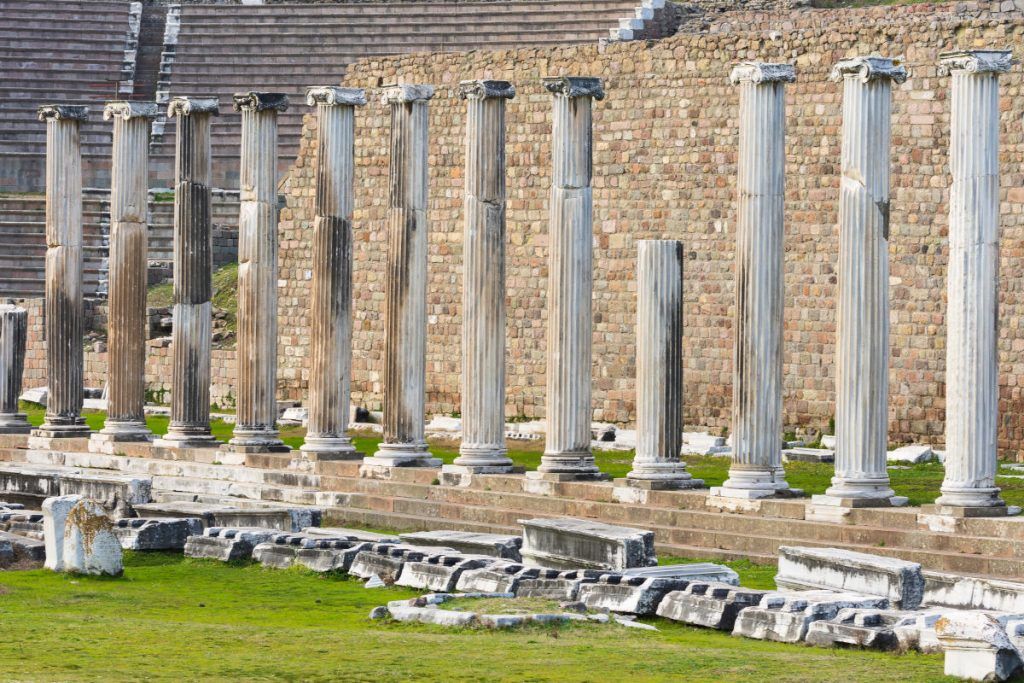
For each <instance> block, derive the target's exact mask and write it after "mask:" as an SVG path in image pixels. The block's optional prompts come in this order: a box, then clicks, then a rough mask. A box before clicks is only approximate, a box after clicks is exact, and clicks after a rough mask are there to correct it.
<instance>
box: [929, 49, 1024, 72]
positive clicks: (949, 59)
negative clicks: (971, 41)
mask: <svg viewBox="0 0 1024 683" xmlns="http://www.w3.org/2000/svg"><path fill="white" fill-rule="evenodd" d="M1016 63H1017V61H1016V60H1015V59H1014V58H1013V53H1012V52H1011V51H1010V50H961V51H958V52H943V53H941V54H940V55H939V70H940V72H941V73H942V74H943V75H949V74H951V73H952V72H954V71H966V72H968V73H979V74H980V73H995V74H1001V73H1006V72H1007V71H1009V70H1010V67H1011V66H1013V65H1014V64H1016Z"/></svg>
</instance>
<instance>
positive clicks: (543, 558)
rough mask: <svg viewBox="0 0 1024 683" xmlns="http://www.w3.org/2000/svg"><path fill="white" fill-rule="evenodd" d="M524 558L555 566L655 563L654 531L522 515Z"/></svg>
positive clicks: (614, 566)
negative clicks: (529, 517) (526, 517)
mask: <svg viewBox="0 0 1024 683" xmlns="http://www.w3.org/2000/svg"><path fill="white" fill-rule="evenodd" d="M519 523H520V524H522V525H523V547H522V550H521V551H520V552H521V553H522V557H523V561H525V562H527V563H529V564H536V565H540V566H542V567H551V568H554V569H578V568H581V567H582V568H587V569H611V570H622V569H629V568H631V567H653V566H656V565H657V564H658V559H657V557H656V556H655V554H654V532H652V531H641V530H639V529H631V528H629V527H621V526H612V525H611V524H604V523H602V522H596V521H593V520H585V519H574V518H571V517H558V518H551V519H521V520H519Z"/></svg>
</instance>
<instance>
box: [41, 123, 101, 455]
mask: <svg viewBox="0 0 1024 683" xmlns="http://www.w3.org/2000/svg"><path fill="white" fill-rule="evenodd" d="M88 114H89V110H88V109H87V108H86V107H78V106H68V105H59V104H53V105H46V106H43V107H40V108H39V120H40V121H45V122H46V304H45V306H46V314H45V315H46V317H45V323H44V328H45V333H46V376H47V384H48V386H49V395H48V397H47V402H46V418H45V420H44V422H43V424H42V426H41V427H40V428H39V429H36V430H33V432H32V435H33V436H36V437H43V438H68V437H78V436H88V434H89V427H88V426H86V424H85V420H83V419H82V401H83V399H84V396H85V394H84V391H83V387H82V381H83V378H82V372H83V368H82V366H83V363H84V357H83V355H82V335H83V333H84V329H83V327H84V317H85V310H84V303H83V300H82V150H81V146H80V144H79V127H80V125H81V123H82V122H83V121H85V120H86V118H87V117H88ZM40 445H42V444H40Z"/></svg>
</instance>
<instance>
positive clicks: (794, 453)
mask: <svg viewBox="0 0 1024 683" xmlns="http://www.w3.org/2000/svg"><path fill="white" fill-rule="evenodd" d="M782 461H783V462H835V461H836V452H835V451H834V450H831V449H829V448H806V447H797V448H786V449H784V450H783V451H782Z"/></svg>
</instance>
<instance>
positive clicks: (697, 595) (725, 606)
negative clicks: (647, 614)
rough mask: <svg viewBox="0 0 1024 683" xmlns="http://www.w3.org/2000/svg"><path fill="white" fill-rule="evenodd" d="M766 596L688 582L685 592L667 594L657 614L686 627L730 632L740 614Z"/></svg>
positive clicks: (747, 589) (713, 584)
mask: <svg viewBox="0 0 1024 683" xmlns="http://www.w3.org/2000/svg"><path fill="white" fill-rule="evenodd" d="M767 593H768V591H763V590H754V589H750V588H740V587H738V586H735V585H733V584H728V583H718V582H709V581H691V582H690V583H689V585H687V586H686V588H685V589H684V590H681V591H673V592H671V593H669V594H668V595H666V596H665V598H664V599H663V600H662V601H661V603H660V604H659V605H658V609H657V612H656V614H657V615H658V616H659V617H664V618H666V619H671V620H673V621H681V622H683V623H685V624H693V625H695V626H704V627H706V628H714V629H718V630H720V631H732V630H733V626H735V624H736V616H737V615H738V614H739V613H740V611H741V610H743V609H746V608H747V607H753V606H755V605H758V604H760V602H761V598H763V597H764V596H765V595H766V594H767Z"/></svg>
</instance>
